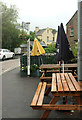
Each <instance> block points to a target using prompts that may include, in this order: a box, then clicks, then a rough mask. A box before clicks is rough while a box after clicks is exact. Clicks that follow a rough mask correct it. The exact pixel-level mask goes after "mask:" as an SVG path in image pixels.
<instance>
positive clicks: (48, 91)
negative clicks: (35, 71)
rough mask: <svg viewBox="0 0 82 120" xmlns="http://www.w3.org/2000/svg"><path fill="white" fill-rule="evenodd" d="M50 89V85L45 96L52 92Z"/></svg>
mask: <svg viewBox="0 0 82 120" xmlns="http://www.w3.org/2000/svg"><path fill="white" fill-rule="evenodd" d="M50 91H51V87H49V88H48V89H47V90H46V92H45V96H47V95H48V94H49V93H50Z"/></svg>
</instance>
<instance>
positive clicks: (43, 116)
mask: <svg viewBox="0 0 82 120" xmlns="http://www.w3.org/2000/svg"><path fill="white" fill-rule="evenodd" d="M57 101H58V97H53V98H52V100H51V101H50V103H49V104H56V102H57ZM50 112H51V110H45V111H44V113H43V115H42V116H41V118H40V120H44V119H45V120H46V119H47V117H48V116H49V114H50Z"/></svg>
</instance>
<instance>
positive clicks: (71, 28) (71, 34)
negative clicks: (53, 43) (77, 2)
mask: <svg viewBox="0 0 82 120" xmlns="http://www.w3.org/2000/svg"><path fill="white" fill-rule="evenodd" d="M72 36H74V29H73V27H70V37H72Z"/></svg>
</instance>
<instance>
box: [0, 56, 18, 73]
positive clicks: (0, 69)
mask: <svg viewBox="0 0 82 120" xmlns="http://www.w3.org/2000/svg"><path fill="white" fill-rule="evenodd" d="M19 66H20V58H18V59H9V60H5V61H1V62H0V75H1V74H3V73H5V72H8V71H10V70H13V69H15V68H17V67H19Z"/></svg>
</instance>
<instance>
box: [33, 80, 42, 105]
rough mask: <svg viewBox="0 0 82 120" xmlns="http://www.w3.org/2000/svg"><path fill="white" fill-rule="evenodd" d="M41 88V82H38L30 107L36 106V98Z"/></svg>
mask: <svg viewBox="0 0 82 120" xmlns="http://www.w3.org/2000/svg"><path fill="white" fill-rule="evenodd" d="M41 87H42V82H40V83H39V85H38V88H37V90H36V93H35V95H34V98H33V100H32V103H31V106H35V105H36V104H37V101H38V97H39V94H40V91H41Z"/></svg>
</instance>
